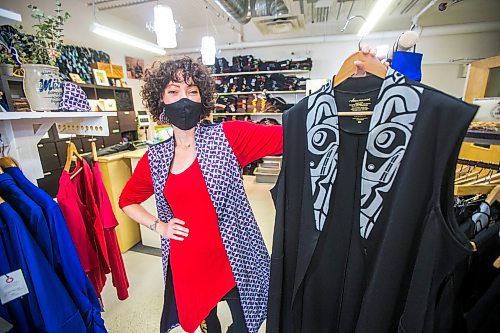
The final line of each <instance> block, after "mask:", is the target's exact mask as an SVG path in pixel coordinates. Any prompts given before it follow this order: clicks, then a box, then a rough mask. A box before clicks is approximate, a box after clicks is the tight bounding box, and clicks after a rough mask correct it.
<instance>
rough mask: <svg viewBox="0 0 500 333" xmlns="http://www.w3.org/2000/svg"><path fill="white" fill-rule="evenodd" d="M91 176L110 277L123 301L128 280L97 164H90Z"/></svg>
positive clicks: (107, 197) (110, 209) (110, 208)
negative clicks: (102, 229)
mask: <svg viewBox="0 0 500 333" xmlns="http://www.w3.org/2000/svg"><path fill="white" fill-rule="evenodd" d="M92 175H93V179H92V180H93V181H92V184H93V193H94V198H95V199H96V205H97V211H98V212H99V214H100V217H101V221H102V225H103V227H104V238H105V240H106V249H107V251H108V259H109V265H110V268H111V277H112V280H113V286H114V287H115V288H116V293H117V296H118V299H119V300H125V299H127V297H128V287H129V283H128V279H127V273H126V271H125V264H124V263H123V258H122V254H121V252H120V247H119V245H118V239H117V238H116V232H115V227H117V226H118V221H117V220H116V216H115V213H114V212H113V208H112V206H111V202H110V201H109V196H108V193H107V192H106V187H105V186H104V182H103V180H102V173H101V168H100V166H99V162H93V163H92Z"/></svg>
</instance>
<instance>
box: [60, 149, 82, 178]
mask: <svg viewBox="0 0 500 333" xmlns="http://www.w3.org/2000/svg"><path fill="white" fill-rule="evenodd" d="M73 155H74V156H76V157H77V158H78V159H79V160H80V161H81V160H83V157H82V155H80V153H78V149H77V148H76V146H75V144H74V143H73V142H70V143H69V144H68V154H67V155H66V163H65V164H64V171H66V172H69V169H70V168H71V159H72V157H73Z"/></svg>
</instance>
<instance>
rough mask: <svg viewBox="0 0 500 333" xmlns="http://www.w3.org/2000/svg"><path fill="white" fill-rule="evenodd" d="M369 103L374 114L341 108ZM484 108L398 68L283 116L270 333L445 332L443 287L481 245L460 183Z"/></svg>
mask: <svg viewBox="0 0 500 333" xmlns="http://www.w3.org/2000/svg"><path fill="white" fill-rule="evenodd" d="M359 101H362V102H363V103H370V104H371V106H372V107H373V108H372V109H373V110H374V113H373V115H372V116H371V119H366V118H365V119H363V118H362V117H354V118H353V117H342V118H341V117H339V116H338V115H337V113H338V112H339V111H344V110H346V109H348V107H349V104H350V103H358V102H359ZM476 110H477V107H475V106H472V105H469V104H466V103H463V102H461V101H459V100H457V99H455V98H453V97H450V96H448V95H446V94H444V93H442V92H439V91H437V90H434V89H432V88H430V87H427V86H425V85H422V84H420V83H418V82H415V81H412V80H410V79H408V78H406V77H404V76H403V75H402V74H400V73H398V72H396V71H394V70H392V69H389V70H388V71H387V75H386V77H385V78H384V79H383V80H382V81H381V80H380V79H378V78H377V77H366V78H349V79H347V80H346V81H345V82H344V83H342V84H341V85H339V86H338V87H337V88H335V89H333V88H332V85H331V84H330V83H329V84H327V85H325V86H323V87H322V88H321V89H320V90H318V91H317V92H316V93H314V94H312V95H310V96H308V97H307V98H305V99H303V100H302V101H300V102H299V103H298V104H297V105H296V106H294V107H293V108H292V109H290V110H289V111H288V112H287V113H286V114H285V115H284V117H283V123H284V155H283V165H282V169H281V173H280V176H279V179H278V183H277V185H276V187H275V188H274V189H273V198H274V200H275V204H276V224H275V230H274V241H273V251H272V267H271V284H270V297H269V304H268V321H267V332H269V333H271V332H273V333H274V332H287V333H294V332H318V333H322V332H329V333H331V332H375V333H378V332H380V333H387V332H396V331H404V332H433V331H435V327H434V323H435V322H434V320H433V319H434V318H433V316H434V314H435V313H434V310H435V307H436V303H437V301H438V292H439V286H440V284H441V283H442V282H443V281H445V280H446V277H447V275H448V274H450V273H451V272H453V270H454V268H455V266H456V265H457V264H458V263H459V262H460V261H461V260H462V259H463V258H464V257H466V256H467V255H469V254H470V253H471V251H472V248H471V246H470V244H469V241H468V239H467V238H466V237H465V236H464V235H463V234H462V233H460V232H459V229H458V226H457V223H456V221H455V219H454V215H453V211H452V208H453V207H452V203H453V197H452V193H453V190H452V189H453V174H454V171H455V170H454V166H455V162H456V158H457V155H458V150H459V147H460V143H461V141H462V139H463V136H464V134H465V132H466V130H467V126H468V124H469V122H470V121H471V119H472V118H473V116H474V114H475V111H476ZM450 188H451V190H450Z"/></svg>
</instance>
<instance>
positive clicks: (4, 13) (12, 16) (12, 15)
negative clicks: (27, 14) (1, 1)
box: [0, 8, 22, 22]
mask: <svg viewBox="0 0 500 333" xmlns="http://www.w3.org/2000/svg"><path fill="white" fill-rule="evenodd" d="M0 17H3V18H6V19H9V20H12V21H17V22H21V21H22V17H21V14H19V13H16V12H13V11H10V10H7V9H3V8H0Z"/></svg>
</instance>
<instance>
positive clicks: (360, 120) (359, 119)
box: [352, 116, 370, 124]
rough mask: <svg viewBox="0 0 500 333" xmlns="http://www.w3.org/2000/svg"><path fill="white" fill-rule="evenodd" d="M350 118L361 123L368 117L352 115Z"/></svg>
mask: <svg viewBox="0 0 500 333" xmlns="http://www.w3.org/2000/svg"><path fill="white" fill-rule="evenodd" d="M352 119H353V120H355V121H356V122H357V123H358V124H362V123H364V122H365V121H366V120H368V119H370V118H369V117H367V116H354V117H352Z"/></svg>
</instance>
